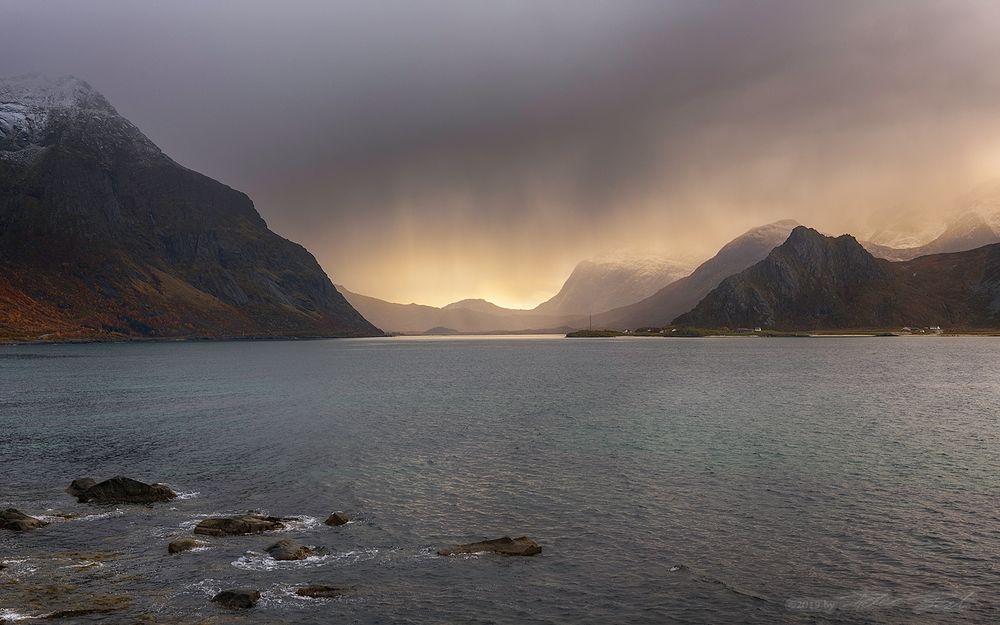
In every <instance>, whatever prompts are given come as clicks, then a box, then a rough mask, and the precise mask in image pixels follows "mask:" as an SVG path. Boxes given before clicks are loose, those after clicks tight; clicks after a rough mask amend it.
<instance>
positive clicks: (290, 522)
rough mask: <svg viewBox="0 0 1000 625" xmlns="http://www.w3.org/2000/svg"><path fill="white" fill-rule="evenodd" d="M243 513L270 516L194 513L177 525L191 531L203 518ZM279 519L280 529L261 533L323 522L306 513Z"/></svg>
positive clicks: (296, 529) (294, 529)
mask: <svg viewBox="0 0 1000 625" xmlns="http://www.w3.org/2000/svg"><path fill="white" fill-rule="evenodd" d="M244 515H259V516H271V515H269V514H268V513H266V512H213V513H211V514H196V515H194V518H191V519H188V520H187V521H183V522H181V524H180V525H178V527H180V528H181V529H182V530H185V531H191V530H193V529H194V528H195V526H196V525H198V523H200V522H201V521H203V520H205V519H211V518H231V517H238V516H244ZM276 518H279V519H281V523H282V524H283V525H284V526H285V527H283V528H281V529H276V530H269V531H267V532H262V533H263V534H279V533H282V532H301V531H305V530H313V529H316V528H317V527H320V526H321V525H322V524H323V522H322V521H320V520H319V519H318V518H316V517H314V516H307V515H296V516H285V517H276Z"/></svg>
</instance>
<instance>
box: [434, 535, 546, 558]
mask: <svg viewBox="0 0 1000 625" xmlns="http://www.w3.org/2000/svg"><path fill="white" fill-rule="evenodd" d="M483 552H490V553H497V554H500V555H502V556H533V555H535V554H539V553H541V552H542V547H541V545H539V544H538V543H536V542H535V541H533V540H531V539H530V538H528V537H527V536H521V537H520V538H511V537H510V536H504V537H503V538H494V539H493V540H484V541H482V542H478V543H466V544H464V545H455V546H454V547H450V548H447V549H442V550H440V551H438V555H439V556H452V555H456V554H460V553H483Z"/></svg>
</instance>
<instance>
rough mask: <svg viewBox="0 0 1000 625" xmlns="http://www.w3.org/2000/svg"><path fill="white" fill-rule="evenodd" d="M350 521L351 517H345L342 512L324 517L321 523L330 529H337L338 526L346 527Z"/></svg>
mask: <svg viewBox="0 0 1000 625" xmlns="http://www.w3.org/2000/svg"><path fill="white" fill-rule="evenodd" d="M350 520H351V517H349V516H347V515H346V514H344V513H343V512H334V513H333V514H331V515H330V516H328V517H326V520H325V521H323V523H326V524H327V525H329V526H331V527H337V526H338V525H346V524H347V523H348V522H349V521H350Z"/></svg>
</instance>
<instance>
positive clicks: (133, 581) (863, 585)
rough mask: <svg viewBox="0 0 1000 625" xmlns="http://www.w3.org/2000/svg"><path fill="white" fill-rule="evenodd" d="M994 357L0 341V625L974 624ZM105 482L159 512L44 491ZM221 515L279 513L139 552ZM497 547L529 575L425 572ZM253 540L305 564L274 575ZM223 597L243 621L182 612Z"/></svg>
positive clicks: (998, 357) (809, 350)
mask: <svg viewBox="0 0 1000 625" xmlns="http://www.w3.org/2000/svg"><path fill="white" fill-rule="evenodd" d="M998 362H1000V340H998V339H990V338H937V337H935V338H909V339H908V338H894V339H886V338H883V339H876V338H850V339H849V338H827V339H823V338H813V339H613V340H609V339H595V340H587V339H576V340H574V339H562V338H551V337H550V338H493V339H403V338H392V339H356V340H332V341H303V342H295V341H289V342H213V343H157V344H114V345H62V346H9V347H2V348H0V466H2V479H0V507H3V508H6V507H11V506H12V507H17V508H19V509H21V510H23V511H25V512H27V513H29V514H43V515H46V518H47V519H49V520H51V521H52V523H51V524H50V525H49V526H48V527H45V528H42V529H39V530H36V531H34V532H29V533H25V534H14V533H11V532H2V533H0V561H2V562H5V563H6V568H5V569H4V570H2V571H0V618H3V616H4V615H6V617H7V618H20V617H25V616H32V615H38V614H43V613H45V612H46V611H47V610H51V609H55V607H56V606H54V605H46V604H56V603H59V604H60V605H63V604H65V603H67V602H68V603H72V602H76V603H84V604H86V603H87V602H94V601H98V602H103V603H102V605H105V604H107V602H108V601H112V602H113V601H114V600H115V598H118V599H117V600H118V601H119V603H118V604H116V607H118V608H120V609H119V610H118V611H117V612H114V613H112V614H109V615H101V614H92V615H89V616H80V617H78V618H77V619H75V620H73V622H80V623H89V622H94V623H98V622H106V623H119V622H151V623H196V622H201V621H203V620H204V621H205V622H219V621H216V620H214V619H215V618H219V617H227V618H228V619H229V620H225V622H227V623H230V622H232V623H244V622H245V623H317V624H318V623H332V622H359V623H424V622H438V623H445V622H470V623H494V622H495V623H606V622H637V623H639V622H645V623H664V622H685V623H719V622H748V623H775V622H792V623H798V622H801V623H813V622H833V623H871V622H875V623H936V622H941V621H953V620H961V621H963V622H979V623H990V622H994V620H995V617H996V614H997V611H996V610H997V609H998V607H1000V605H998V604H1000V590H998V589H1000V569H998V567H997V565H996V563H997V560H996V558H997V554H998V553H1000V529H998V528H1000V513H998V508H997V495H998V494H1000V493H998V490H1000V454H998V453H997V444H998V440H997V432H998V431H1000V430H998V421H1000V408H998V406H1000V374H998V373H997V370H998V367H997V365H998ZM117 474H123V475H128V476H131V477H135V478H138V479H142V480H145V481H162V482H165V483H167V484H169V485H170V486H171V487H173V488H174V489H175V490H177V491H178V492H180V493H182V497H181V498H179V499H178V500H175V501H173V502H171V503H168V504H158V505H156V506H155V507H152V508H147V507H144V506H110V507H99V506H90V505H86V504H78V503H76V502H75V501H74V500H73V499H72V498H70V497H69V496H68V495H66V494H65V493H63V488H64V487H65V486H66V485H67V484H68V483H69V481H70V480H72V479H73V478H77V477H82V476H91V477H95V478H99V479H103V478H107V477H111V476H113V475H117ZM246 510H259V511H264V512H267V513H270V514H275V515H281V516H296V517H299V521H298V522H296V523H293V524H291V527H289V529H287V530H285V531H283V532H281V533H279V534H275V535H265V536H248V537H229V538H219V539H212V540H211V543H212V546H211V548H210V549H208V550H204V551H197V552H191V553H185V554H180V555H176V556H169V555H167V552H166V544H167V543H168V542H169V541H170V540H171V539H172V538H173V537H176V536H180V535H185V534H188V533H190V529H191V527H192V526H193V524H194V522H196V521H197V520H198V519H199V518H202V517H204V516H206V515H213V514H222V513H239V512H243V511H246ZM336 510H343V511H345V512H347V513H349V514H350V515H352V517H353V518H354V521H353V522H352V523H350V524H348V525H346V526H343V527H339V528H330V527H327V526H325V525H323V524H322V523H320V521H321V520H322V519H323V518H325V516H326V515H327V514H329V513H331V512H333V511H336ZM57 513H73V514H76V515H78V516H77V517H76V518H73V519H62V518H59V517H58V516H57ZM522 534H526V535H528V536H530V537H532V538H534V539H536V540H537V541H538V542H539V543H541V544H542V545H543V547H544V551H543V553H542V554H541V555H539V556H536V557H532V558H502V557H495V556H494V557H491V556H485V555H481V556H472V557H451V558H443V557H439V556H436V555H435V551H436V550H437V549H438V548H439V547H441V546H444V545H448V544H452V543H456V542H466V541H471V540H478V539H481V538H484V537H496V536H502V535H511V536H519V535H522ZM278 537H291V538H297V539H300V540H302V541H303V542H305V543H307V544H311V545H316V546H318V547H325V548H326V549H328V552H327V553H325V554H323V555H321V556H318V557H315V558H311V559H309V560H306V561H303V562H290V563H276V562H274V561H270V560H269V559H268V558H266V557H265V556H263V555H262V552H263V550H264V548H265V547H266V546H268V545H269V544H271V543H272V542H274V541H275V540H277V539H278ZM310 583H316V584H328V585H333V586H338V587H345V588H348V589H350V590H349V592H348V594H346V595H345V596H344V597H342V598H338V599H332V600H311V599H304V598H299V597H296V596H294V595H293V594H292V590H293V589H294V588H295V587H296V586H298V585H302V584H310ZM60 585H61V586H60ZM48 586H56V587H57V590H56V591H52V590H51V589H49V590H46V587H48ZM245 586H250V587H255V588H259V589H260V590H261V591H262V592H263V598H262V600H261V603H260V604H259V606H258V607H257V608H255V609H254V610H251V611H249V612H245V613H233V614H228V615H227V613H226V612H224V611H223V610H222V609H221V608H219V607H217V606H215V605H213V604H210V603H209V599H210V598H211V596H212V595H213V594H214V592H217V591H219V590H221V589H224V588H232V587H245ZM59 588H62V589H63V590H62V591H60V590H58V589H59ZM46 593H48V594H46ZM102 597H103V599H102ZM109 597H110V598H111V599H109ZM60 602H61V603H60ZM74 605H75V604H74ZM28 622H30V621H28Z"/></svg>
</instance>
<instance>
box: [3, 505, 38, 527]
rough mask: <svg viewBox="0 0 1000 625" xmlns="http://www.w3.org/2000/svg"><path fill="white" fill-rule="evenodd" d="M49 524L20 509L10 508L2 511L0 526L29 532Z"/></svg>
mask: <svg viewBox="0 0 1000 625" xmlns="http://www.w3.org/2000/svg"><path fill="white" fill-rule="evenodd" d="M46 525H48V523H46V522H45V521H43V520H41V519H36V518H35V517H31V516H28V515H27V514H25V513H23V512H21V511H20V510H15V509H14V508H8V509H6V510H3V511H0V528H2V529H5V530H11V531H13V532H27V531H29V530H33V529H38V528H39V527H45V526H46Z"/></svg>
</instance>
